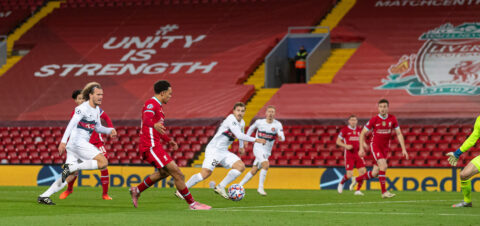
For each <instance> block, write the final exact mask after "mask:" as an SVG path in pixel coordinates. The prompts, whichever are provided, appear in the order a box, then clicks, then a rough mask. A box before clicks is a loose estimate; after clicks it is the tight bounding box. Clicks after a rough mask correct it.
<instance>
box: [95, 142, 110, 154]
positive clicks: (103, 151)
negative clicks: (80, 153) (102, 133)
mask: <svg viewBox="0 0 480 226" xmlns="http://www.w3.org/2000/svg"><path fill="white" fill-rule="evenodd" d="M93 145H95V147H97V148H98V150H100V152H102V154H103V155H104V156H105V157H107V150H105V146H103V143H97V144H93Z"/></svg>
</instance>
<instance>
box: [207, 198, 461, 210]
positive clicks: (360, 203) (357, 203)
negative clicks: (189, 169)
mask: <svg viewBox="0 0 480 226" xmlns="http://www.w3.org/2000/svg"><path fill="white" fill-rule="evenodd" d="M453 201H458V200H405V201H379V202H346V203H345V202H344V203H333V202H332V203H310V204H296V205H275V206H240V207H225V208H215V209H216V210H230V209H254V208H277V207H306V206H333V205H364V204H383V203H388V204H392V203H393V204H395V203H422V202H453Z"/></svg>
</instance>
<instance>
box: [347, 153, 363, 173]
mask: <svg viewBox="0 0 480 226" xmlns="http://www.w3.org/2000/svg"><path fill="white" fill-rule="evenodd" d="M362 167H365V161H364V160H363V158H360V156H358V151H345V170H353V168H357V169H360V168H362Z"/></svg>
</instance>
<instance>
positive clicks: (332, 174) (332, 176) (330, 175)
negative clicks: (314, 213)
mask: <svg viewBox="0 0 480 226" xmlns="http://www.w3.org/2000/svg"><path fill="white" fill-rule="evenodd" d="M345 173H346V171H345V168H327V170H325V172H323V174H322V177H320V188H321V189H337V186H338V183H340V181H342V178H343V175H345ZM350 183H351V180H347V181H346V182H345V184H344V185H343V186H344V187H345V188H348V186H350Z"/></svg>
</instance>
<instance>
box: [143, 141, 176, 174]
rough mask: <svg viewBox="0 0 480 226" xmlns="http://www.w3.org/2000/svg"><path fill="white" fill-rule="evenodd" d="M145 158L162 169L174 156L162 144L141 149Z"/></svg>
mask: <svg viewBox="0 0 480 226" xmlns="http://www.w3.org/2000/svg"><path fill="white" fill-rule="evenodd" d="M140 152H141V153H142V157H143V160H145V161H147V162H148V163H150V164H151V165H152V166H155V167H156V168H157V169H162V168H163V167H165V166H166V165H167V164H168V163H170V162H171V161H173V160H172V157H170V155H169V154H168V153H167V152H166V151H165V150H164V149H163V147H162V146H155V147H153V148H149V149H140Z"/></svg>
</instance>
